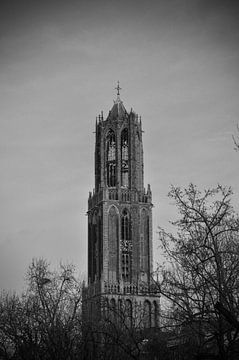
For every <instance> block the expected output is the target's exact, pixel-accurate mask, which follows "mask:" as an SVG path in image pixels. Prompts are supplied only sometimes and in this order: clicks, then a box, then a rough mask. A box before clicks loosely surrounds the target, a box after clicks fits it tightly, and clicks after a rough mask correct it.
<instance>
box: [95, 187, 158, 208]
mask: <svg viewBox="0 0 239 360" xmlns="http://www.w3.org/2000/svg"><path fill="white" fill-rule="evenodd" d="M104 200H113V201H122V202H140V203H146V204H147V203H151V191H149V190H148V191H147V193H146V192H145V190H144V191H137V190H130V189H124V188H105V189H101V190H99V191H98V192H97V193H95V192H94V191H93V194H92V193H91V192H90V194H89V200H88V209H92V208H93V207H94V206H96V205H97V204H98V203H99V202H100V201H104Z"/></svg>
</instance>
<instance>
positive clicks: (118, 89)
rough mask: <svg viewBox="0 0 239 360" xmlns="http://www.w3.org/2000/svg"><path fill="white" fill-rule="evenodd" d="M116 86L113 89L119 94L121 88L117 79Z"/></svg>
mask: <svg viewBox="0 0 239 360" xmlns="http://www.w3.org/2000/svg"><path fill="white" fill-rule="evenodd" d="M117 84H118V85H117V87H116V88H115V90H117V96H120V90H122V88H121V87H120V86H119V81H118V82H117Z"/></svg>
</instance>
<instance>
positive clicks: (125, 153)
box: [121, 128, 129, 187]
mask: <svg viewBox="0 0 239 360" xmlns="http://www.w3.org/2000/svg"><path fill="white" fill-rule="evenodd" d="M121 185H122V186H124V187H128V185H129V137H128V129H126V128H125V129H124V130H123V131H122V133H121Z"/></svg>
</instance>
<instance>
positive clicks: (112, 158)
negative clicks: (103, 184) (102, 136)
mask: <svg viewBox="0 0 239 360" xmlns="http://www.w3.org/2000/svg"><path fill="white" fill-rule="evenodd" d="M106 142H107V153H106V159H107V161H106V162H107V163H106V168H107V185H108V186H110V187H113V186H115V185H116V141H115V134H114V132H113V130H109V132H108V135H107V140H106Z"/></svg>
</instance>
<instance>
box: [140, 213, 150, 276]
mask: <svg viewBox="0 0 239 360" xmlns="http://www.w3.org/2000/svg"><path fill="white" fill-rule="evenodd" d="M149 256H150V254H149V214H148V210H146V209H142V211H141V219H140V270H141V271H142V272H143V273H146V274H148V272H149Z"/></svg>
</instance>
